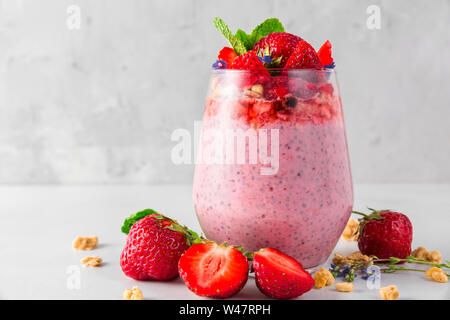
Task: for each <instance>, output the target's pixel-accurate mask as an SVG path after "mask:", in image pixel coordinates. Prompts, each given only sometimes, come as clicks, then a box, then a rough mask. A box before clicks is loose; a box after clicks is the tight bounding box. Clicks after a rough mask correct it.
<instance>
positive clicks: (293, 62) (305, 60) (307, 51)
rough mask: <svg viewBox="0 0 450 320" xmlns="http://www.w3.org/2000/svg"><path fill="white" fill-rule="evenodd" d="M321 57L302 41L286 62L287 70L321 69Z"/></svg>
mask: <svg viewBox="0 0 450 320" xmlns="http://www.w3.org/2000/svg"><path fill="white" fill-rule="evenodd" d="M321 68H322V65H321V63H320V59H319V56H318V55H317V53H316V51H315V50H314V48H313V47H312V46H311V45H310V44H309V43H308V42H306V41H300V42H299V43H298V45H297V47H296V48H295V49H294V51H293V52H292V55H291V56H290V58H289V60H288V61H287V62H286V66H285V69H321Z"/></svg>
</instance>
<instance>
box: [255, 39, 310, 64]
mask: <svg viewBox="0 0 450 320" xmlns="http://www.w3.org/2000/svg"><path fill="white" fill-rule="evenodd" d="M302 40H303V39H302V38H300V37H298V36H296V35H293V34H290V33H287V32H273V33H271V34H269V35H267V36H265V37H264V38H262V39H261V40H259V41H258V42H257V43H256V44H255V46H254V47H253V50H254V51H256V52H258V53H262V52H265V51H266V50H267V49H268V50H267V51H268V52H269V55H270V57H271V58H272V60H275V59H277V58H279V59H280V63H279V67H280V68H283V67H284V65H285V64H286V61H287V60H288V59H289V57H290V56H291V54H292V51H293V50H294V48H295V47H296V46H297V44H298V43H299V42H300V41H302Z"/></svg>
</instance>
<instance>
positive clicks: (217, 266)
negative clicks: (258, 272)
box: [178, 242, 248, 298]
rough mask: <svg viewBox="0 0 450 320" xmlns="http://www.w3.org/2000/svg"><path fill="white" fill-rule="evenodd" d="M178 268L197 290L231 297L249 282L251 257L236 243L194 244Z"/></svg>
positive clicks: (187, 281)
mask: <svg viewBox="0 0 450 320" xmlns="http://www.w3.org/2000/svg"><path fill="white" fill-rule="evenodd" d="M178 271H179V274H180V277H181V278H182V279H183V280H184V282H185V283H186V286H187V287H188V288H189V290H191V291H192V292H194V293H195V294H197V295H199V296H205V297H215V298H228V297H231V296H232V295H234V294H236V293H238V292H239V291H240V290H241V289H242V288H243V287H244V285H245V283H246V282H247V278H248V261H247V258H246V257H245V256H244V254H243V253H242V252H241V251H240V250H238V249H237V248H235V247H232V246H227V245H226V244H222V245H218V244H216V243H214V242H208V243H201V244H195V245H193V246H192V247H190V248H189V249H188V250H187V251H186V252H185V253H184V254H183V256H182V257H181V259H180V261H179V263H178Z"/></svg>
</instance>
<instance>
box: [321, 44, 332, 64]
mask: <svg viewBox="0 0 450 320" xmlns="http://www.w3.org/2000/svg"><path fill="white" fill-rule="evenodd" d="M317 54H318V56H319V59H320V63H322V66H329V65H331V64H332V63H333V57H332V56H331V42H330V41H328V40H327V41H326V42H325V43H324V44H323V45H322V46H321V47H320V49H319V51H317Z"/></svg>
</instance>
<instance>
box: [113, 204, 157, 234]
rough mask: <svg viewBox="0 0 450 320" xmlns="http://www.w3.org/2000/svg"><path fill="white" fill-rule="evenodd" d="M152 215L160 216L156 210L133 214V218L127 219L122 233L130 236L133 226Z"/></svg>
mask: <svg viewBox="0 0 450 320" xmlns="http://www.w3.org/2000/svg"><path fill="white" fill-rule="evenodd" d="M151 214H156V215H159V213H158V212H156V211H155V210H152V209H145V210H142V211H139V212H136V213H135V214H132V215H131V216H129V217H128V218H126V219H125V221H124V222H123V225H122V228H121V230H122V232H123V233H125V234H128V233H129V232H130V229H131V226H132V225H133V224H135V223H136V222H137V221H139V220H141V219H142V218H144V217H146V216H148V215H151Z"/></svg>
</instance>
